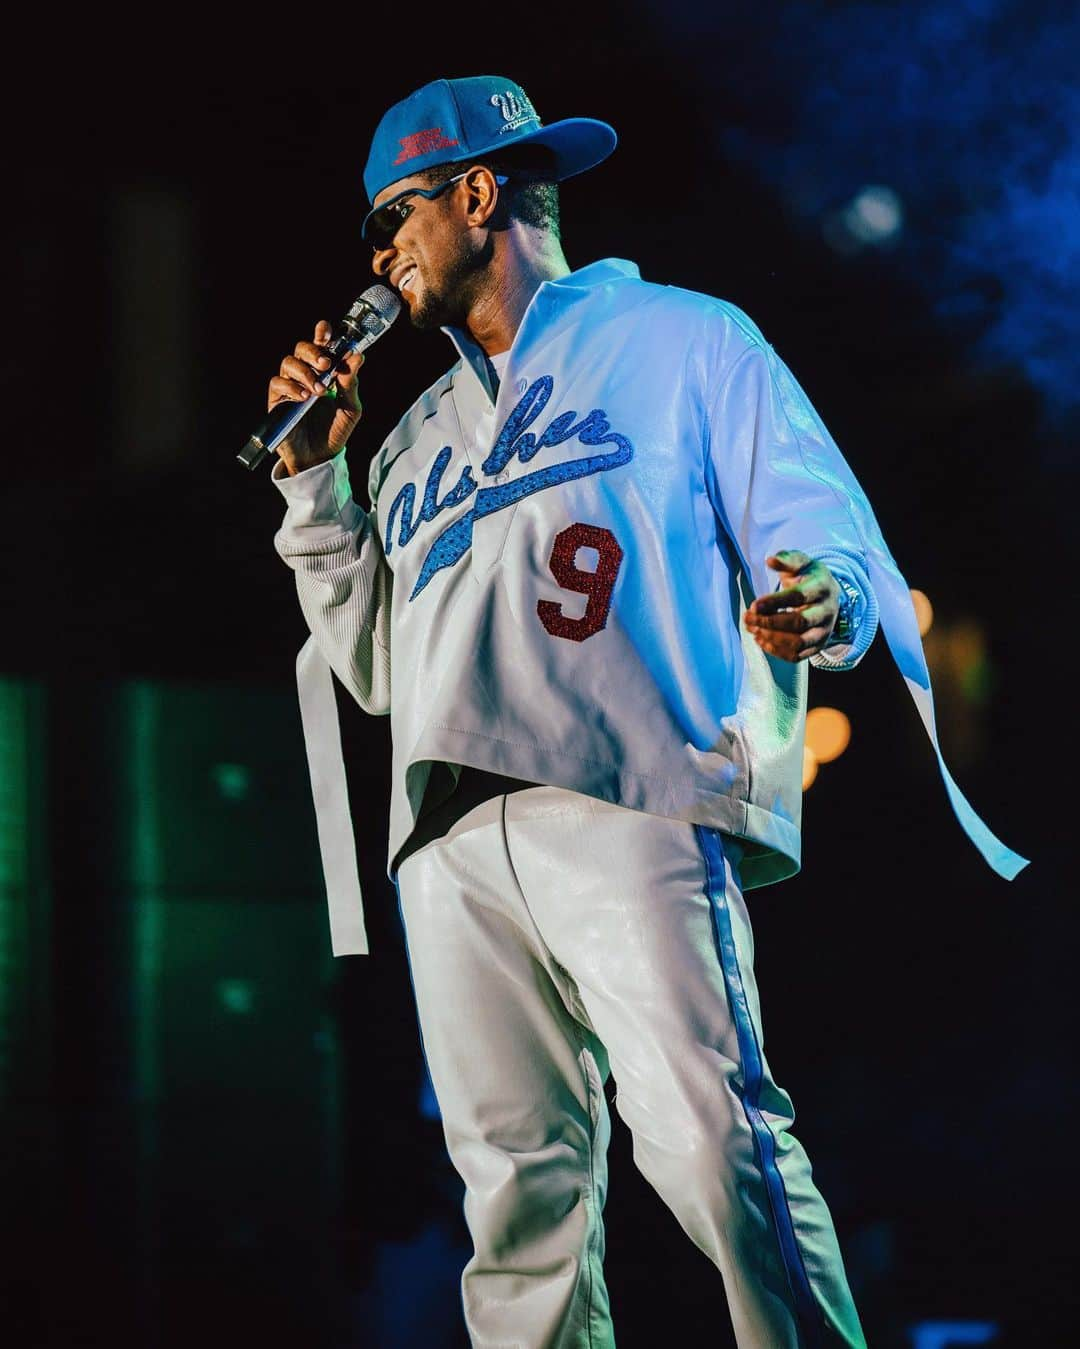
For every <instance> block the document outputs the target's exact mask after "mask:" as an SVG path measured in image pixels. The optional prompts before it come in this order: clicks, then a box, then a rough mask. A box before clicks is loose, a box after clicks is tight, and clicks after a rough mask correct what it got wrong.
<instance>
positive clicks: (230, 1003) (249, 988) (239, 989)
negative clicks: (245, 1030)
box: [217, 979, 255, 1016]
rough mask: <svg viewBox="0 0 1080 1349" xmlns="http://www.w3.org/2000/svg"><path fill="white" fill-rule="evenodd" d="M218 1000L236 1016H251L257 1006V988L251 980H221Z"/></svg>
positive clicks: (218, 987) (219, 981)
mask: <svg viewBox="0 0 1080 1349" xmlns="http://www.w3.org/2000/svg"><path fill="white" fill-rule="evenodd" d="M217 995H218V1000H219V1002H220V1003H221V1005H222V1007H224V1008H225V1010H226V1011H227V1012H232V1013H233V1015H234V1016H250V1014H251V1012H252V1010H253V1008H254V1006H255V986H254V985H253V984H252V982H251V980H250V979H219V980H218V986H217Z"/></svg>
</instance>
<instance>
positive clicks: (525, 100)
mask: <svg viewBox="0 0 1080 1349" xmlns="http://www.w3.org/2000/svg"><path fill="white" fill-rule="evenodd" d="M491 106H492V107H493V108H498V110H499V111H500V112H501V113H502V118H503V121H504V122H505V123H506V125H505V126H504V127H500V128H499V134H500V135H501V134H502V133H503V132H505V131H516V130H517V129H518V127H519V126H523V125H524V124H525V123H526V122H539V120H540V115H539V113H537V111H536V109H535V108H534V107H533V105H532V102H531V101H530V99H529V96H528V94H525V93H523V94H522V95H521V97H520V98H518V96H517V94H515V93H514V91H513V90H512V89H507V91H506V93H505V94H492V95H491Z"/></svg>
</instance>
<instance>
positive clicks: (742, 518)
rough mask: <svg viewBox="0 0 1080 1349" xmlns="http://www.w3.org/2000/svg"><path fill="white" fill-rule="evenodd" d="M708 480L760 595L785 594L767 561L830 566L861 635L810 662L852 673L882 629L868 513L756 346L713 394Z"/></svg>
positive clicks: (828, 445) (810, 414)
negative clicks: (803, 558)
mask: <svg viewBox="0 0 1080 1349" xmlns="http://www.w3.org/2000/svg"><path fill="white" fill-rule="evenodd" d="M706 421H707V425H706V457H705V458H706V476H707V484H708V490H709V494H710V496H711V498H712V502H713V507H714V509H715V510H716V512H717V515H718V516H719V518H720V521H721V524H722V526H723V528H724V529H725V531H726V533H727V534H728V536H729V537H730V539H731V541H732V543H733V545H734V547H735V548H736V550H737V552H738V554H739V558H740V562H741V565H742V568H743V571H744V573H745V575H746V576H747V577H748V578H749V583H750V585H751V587H752V589H753V593H754V595H765V594H768V593H769V592H771V591H773V590H775V589H776V588H777V584H778V583H777V577H776V574H775V573H774V572H772V571H770V570H769V568H768V567H767V566H766V564H765V559H766V558H767V557H770V556H772V554H774V553H776V552H779V551H781V550H783V549H799V550H800V551H802V552H804V553H808V554H809V555H810V556H811V557H814V558H818V559H820V560H821V561H823V562H824V563H825V564H826V565H827V566H828V567H829V568H830V570H831V571H832V572H833V574H834V575H835V576H836V578H837V580H838V581H839V583H840V584H841V586H843V587H844V588H845V590H847V591H848V593H849V595H850V596H851V598H852V599H853V601H854V603H853V610H854V614H853V617H854V624H853V627H854V631H853V636H852V640H851V641H850V642H849V643H846V644H844V645H837V644H834V645H831V646H830V647H829V648H827V649H826V650H825V651H823V652H822V653H821V654H820V655H818V656H814V657H812V658H811V663H812V664H814V665H817V666H820V667H821V668H823V669H833V670H844V669H850V668H852V667H853V666H854V665H857V664H858V662H859V661H860V660H861V659H862V657H863V655H864V654H865V653H866V651H867V649H868V648H869V646H870V643H871V642H872V641H873V638H874V633H875V632H876V630H877V623H878V606H877V601H876V598H875V596H874V592H873V589H872V587H871V584H870V580H869V575H868V565H867V561H866V555H865V548H864V543H863V535H862V532H861V530H860V523H859V522H860V520H861V519H863V518H866V517H869V516H870V515H871V512H870V505H869V502H868V501H867V499H866V496H865V493H864V492H863V490H862V488H861V487H860V485H859V483H858V481H857V480H856V478H855V475H854V474H853V473H852V471H851V469H850V468H849V467H848V465H847V463H846V462H845V460H844V458H843V456H842V455H841V453H840V451H839V449H838V448H837V446H836V444H835V442H834V441H833V439H832V437H831V436H830V435H829V433H828V431H827V430H826V429H825V427H824V425H823V424H822V422H821V419H820V418H819V417H818V415H817V413H816V412H815V411H814V408H813V406H812V405H811V403H810V400H809V399H808V398H807V396H806V394H805V393H804V392H803V391H802V389H801V388H800V387H799V385H798V384H797V383H796V381H795V378H794V376H793V375H792V374H791V372H790V370H788V368H787V366H786V365H784V363H783V362H782V361H781V360H780V358H779V357H778V356H777V355H776V353H775V352H774V351H773V350H772V348H771V347H769V346H767V345H766V344H764V343H758V342H756V341H751V342H750V343H749V345H747V346H746V347H745V348H744V350H743V351H742V352H741V353H740V354H739V355H737V356H736V357H735V359H734V360H733V361H732V362H730V363H729V364H728V365H727V368H726V369H725V370H724V371H722V372H721V373H720V375H719V376H718V377H717V378H716V380H715V387H714V388H712V389H710V390H709V391H708V392H707V401H706Z"/></svg>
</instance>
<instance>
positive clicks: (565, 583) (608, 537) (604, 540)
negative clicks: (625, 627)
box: [536, 525, 623, 642]
mask: <svg viewBox="0 0 1080 1349" xmlns="http://www.w3.org/2000/svg"><path fill="white" fill-rule="evenodd" d="M579 548H595V549H596V551H597V553H598V554H599V560H598V562H597V564H596V570H595V571H583V570H582V569H581V568H580V567H579V566H578V565H577V561H576V559H577V555H578V549H579ZM622 560H623V550H622V549H621V548H620V547H619V544H618V540H617V539H616V538H615V535H614V534H612V532H611V530H610V529H603V528H601V527H600V525H570V526H569V527H568V528H566V529H564V530H561V531H560V532H559V533H558V534H556V535H555V544H554V546H553V548H552V550H551V561H550V562H549V564H548V565H549V566H550V567H551V574H552V576H554V577H555V579H556V581H558V583H559V585H561V586H562V588H563V589H564V590H573V591H575V592H577V594H579V595H588V597H589V602H588V604H586V606H585V612H584V613H583V614H582V615H581V617H580V618H567V616H566V615H565V614H564V613H563V611H562V606H561V605H559V604H555V603H553V602H552V601H551V600H538V601H537V605H536V612H537V613H538V614H539V616H540V622H541V623H543V625H544V627H545V628H547V630H548V632H550V633H551V635H552V637H569V638H570V640H571V641H573V642H583V641H584V640H585V638H586V637H591V636H592V635H593V633H594V632H599V631H600V629H601V628H602V627H603V626H604V624H605V623H606V622H607V616H608V610H609V609H610V608H611V592H612V590H613V589H614V588H615V578H616V576H618V574H619V567H620V566H621V565H622Z"/></svg>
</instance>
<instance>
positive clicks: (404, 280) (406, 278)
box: [397, 267, 416, 290]
mask: <svg viewBox="0 0 1080 1349" xmlns="http://www.w3.org/2000/svg"><path fill="white" fill-rule="evenodd" d="M415 274H416V268H415V267H410V268H409V270H408V271H407V272H403V273H402V276H401V280H400V281H399V282H398V284H397V288H398V290H404V289H405V287H406V286H407V285H408V283H409V282H410V281H411V280H412V279H413V277H414V275H415Z"/></svg>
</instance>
